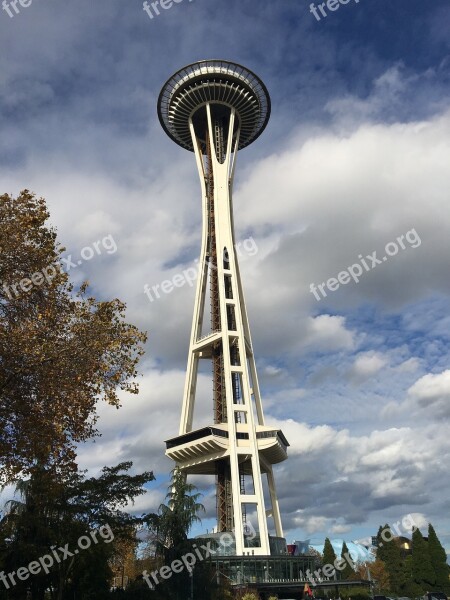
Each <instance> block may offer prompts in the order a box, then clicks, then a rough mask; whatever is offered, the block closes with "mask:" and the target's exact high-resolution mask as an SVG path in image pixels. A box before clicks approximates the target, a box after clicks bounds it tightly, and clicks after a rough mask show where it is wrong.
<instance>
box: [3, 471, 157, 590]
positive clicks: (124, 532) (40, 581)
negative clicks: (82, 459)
mask: <svg viewBox="0 0 450 600" xmlns="http://www.w3.org/2000/svg"><path fill="white" fill-rule="evenodd" d="M131 466H132V464H131V463H130V462H126V463H121V464H119V465H117V466H115V467H104V468H103V470H102V473H101V475H100V476H99V477H92V478H89V479H86V477H85V475H84V474H82V473H76V474H74V473H71V474H70V475H69V476H68V477H67V478H66V479H65V480H62V479H61V478H60V477H58V478H56V477H55V474H54V472H52V471H51V470H48V469H45V468H41V469H40V470H39V471H38V470H35V471H34V472H33V476H32V477H31V478H30V479H29V480H27V481H20V482H18V484H17V490H18V493H19V499H18V500H14V501H12V502H10V503H9V512H8V513H7V515H6V516H5V517H4V518H3V519H2V521H1V523H0V539H1V538H4V539H6V540H7V544H6V547H5V548H4V549H3V553H2V556H1V557H0V558H1V563H2V564H1V568H2V569H3V570H4V571H5V572H6V573H10V572H12V571H16V572H17V569H18V568H19V567H23V566H24V565H26V564H29V563H30V562H32V561H36V560H38V559H39V557H42V556H45V555H48V556H49V557H50V558H52V550H51V548H53V549H55V548H60V549H61V548H64V547H66V548H67V549H69V550H70V552H71V555H68V556H67V557H65V556H63V554H62V552H60V553H59V559H60V560H59V561H58V560H57V559H56V558H55V559H54V560H53V561H52V562H53V564H51V565H49V569H48V572H47V573H44V572H41V573H40V574H34V575H33V577H32V578H30V579H29V580H27V581H25V582H24V583H22V582H18V583H17V585H15V587H14V589H13V590H12V591H11V592H10V594H18V596H17V597H18V598H22V597H24V596H22V595H21V594H24V590H26V589H27V587H28V586H30V587H31V594H32V599H33V600H43V598H44V592H45V590H46V589H47V588H49V587H51V588H52V589H53V590H54V596H53V598H54V600H61V599H62V598H66V597H67V598H69V597H70V598H73V597H74V595H75V596H76V597H81V596H83V597H86V598H89V597H90V594H93V595H92V597H93V598H98V599H99V600H100V599H101V598H103V597H104V596H106V595H107V593H108V590H109V581H110V579H111V575H112V572H111V569H110V567H109V563H110V562H112V561H113V558H114V554H115V547H114V545H113V543H112V542H118V543H120V541H122V540H130V539H133V538H134V537H135V535H134V527H135V526H136V524H138V523H140V522H141V519H138V518H136V517H133V516H131V515H129V514H128V513H127V512H125V511H123V510H122V508H124V507H125V506H126V505H127V504H128V503H129V502H130V501H133V500H134V498H136V497H137V496H139V495H141V494H143V493H145V489H144V488H143V486H144V484H145V483H147V482H149V481H151V480H153V478H154V477H153V473H151V472H145V473H142V474H140V475H130V474H128V471H129V469H130V468H131ZM93 532H95V535H93ZM82 538H83V540H84V541H83V547H82V546H81V545H80V541H81V540H82ZM86 541H87V542H88V544H87V545H86ZM85 546H86V547H85ZM76 550H78V552H76ZM57 554H58V553H57ZM64 554H65V553H64ZM53 556H54V554H53ZM11 597H12V598H14V597H15V596H14V595H12V596H11Z"/></svg>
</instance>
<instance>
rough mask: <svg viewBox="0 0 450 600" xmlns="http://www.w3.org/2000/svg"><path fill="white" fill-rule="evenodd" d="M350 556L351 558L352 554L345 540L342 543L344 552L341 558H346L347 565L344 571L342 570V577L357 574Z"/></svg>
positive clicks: (349, 577)
mask: <svg viewBox="0 0 450 600" xmlns="http://www.w3.org/2000/svg"><path fill="white" fill-rule="evenodd" d="M349 556H350V558H351V555H350V553H349V551H348V548H347V544H346V543H345V542H344V543H343V545H342V552H341V558H343V559H344V560H345V567H344V569H343V571H341V573H342V575H341V577H342V579H352V578H354V577H355V575H356V573H355V571H354V569H353V568H352V566H351V564H350V561H349V560H348V557H349ZM352 562H353V561H352Z"/></svg>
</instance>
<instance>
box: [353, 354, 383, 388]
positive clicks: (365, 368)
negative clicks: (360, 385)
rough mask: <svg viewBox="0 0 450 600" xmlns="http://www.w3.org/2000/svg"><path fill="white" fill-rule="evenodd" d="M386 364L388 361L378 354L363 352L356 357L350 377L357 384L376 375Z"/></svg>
mask: <svg viewBox="0 0 450 600" xmlns="http://www.w3.org/2000/svg"><path fill="white" fill-rule="evenodd" d="M387 363H388V360H387V358H386V357H385V356H383V355H382V354H381V353H379V352H374V351H370V352H364V353H360V354H358V355H357V356H356V358H355V362H354V363H353V366H352V369H351V373H350V376H351V377H352V378H353V379H354V380H355V381H358V382H361V381H364V380H366V379H368V378H370V377H372V376H373V375H376V374H377V373H378V372H379V371H381V369H382V368H383V367H385V366H386V365H387Z"/></svg>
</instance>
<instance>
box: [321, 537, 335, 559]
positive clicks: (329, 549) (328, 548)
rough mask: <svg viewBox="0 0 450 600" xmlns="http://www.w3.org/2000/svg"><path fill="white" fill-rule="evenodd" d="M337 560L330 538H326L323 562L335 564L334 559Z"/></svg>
mask: <svg viewBox="0 0 450 600" xmlns="http://www.w3.org/2000/svg"><path fill="white" fill-rule="evenodd" d="M335 560H336V553H335V551H334V549H333V546H332V545H331V542H330V539H329V538H325V544H324V547H323V558H322V563H323V564H324V565H334V561H335Z"/></svg>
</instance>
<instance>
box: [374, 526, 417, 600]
mask: <svg viewBox="0 0 450 600" xmlns="http://www.w3.org/2000/svg"><path fill="white" fill-rule="evenodd" d="M394 538H395V536H394V534H393V532H392V531H391V529H390V527H389V525H385V526H384V527H380V529H379V530H378V534H377V542H378V548H377V559H380V560H382V561H383V562H384V564H385V567H386V571H387V573H388V575H389V581H390V591H391V592H393V593H394V594H398V595H399V596H405V595H406V593H405V591H406V588H407V587H408V584H409V581H410V579H409V577H408V571H407V565H406V563H405V560H404V559H403V556H402V551H401V548H400V546H399V544H398V543H397V541H396V540H395V539H394Z"/></svg>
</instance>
